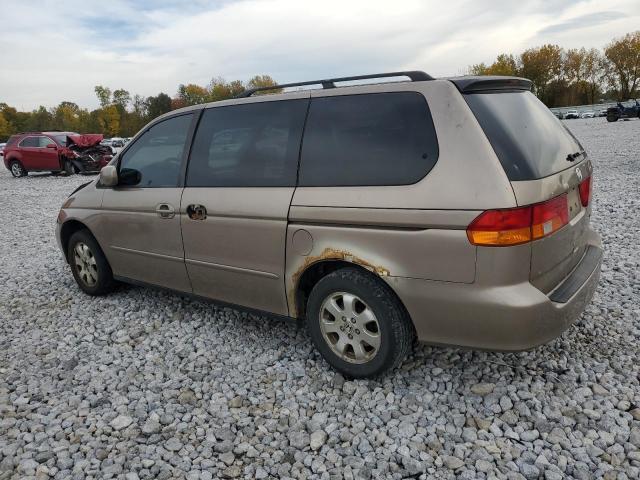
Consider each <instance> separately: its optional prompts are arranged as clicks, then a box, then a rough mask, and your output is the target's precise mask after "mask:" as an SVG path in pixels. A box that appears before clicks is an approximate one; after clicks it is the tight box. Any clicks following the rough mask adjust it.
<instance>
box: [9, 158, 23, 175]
mask: <svg viewBox="0 0 640 480" xmlns="http://www.w3.org/2000/svg"><path fill="white" fill-rule="evenodd" d="M9 170H11V175H13V176H14V177H16V178H18V177H24V176H26V175H27V171H26V170H25V169H24V167H23V166H22V164H21V163H20V162H19V161H18V160H13V161H12V162H11V163H10V164H9Z"/></svg>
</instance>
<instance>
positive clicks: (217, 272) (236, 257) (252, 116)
mask: <svg viewBox="0 0 640 480" xmlns="http://www.w3.org/2000/svg"><path fill="white" fill-rule="evenodd" d="M292 95H295V96H294V99H292V100H279V101H268V100H267V101H265V99H264V97H263V98H261V99H259V100H260V102H259V103H255V102H252V101H251V100H253V99H251V100H249V101H248V102H247V103H244V104H237V105H233V106H219V107H213V108H209V109H207V110H205V112H204V113H203V115H202V118H201V120H200V124H199V127H198V131H197V132H196V135H195V138H194V143H193V148H192V150H191V156H190V160H189V167H188V170H187V177H186V184H185V189H184V193H183V195H182V203H181V206H180V213H181V219H182V236H183V240H184V249H185V262H186V265H187V270H188V272H189V277H190V279H191V283H192V286H193V292H194V293H195V294H198V295H202V296H206V297H209V298H213V299H217V300H222V301H225V302H229V303H234V304H240V305H244V306H247V307H251V308H256V309H261V310H266V311H270V312H273V313H278V314H283V315H286V314H288V309H287V300H286V293H285V279H284V267H285V241H286V231H287V216H288V212H289V205H290V204H291V197H292V195H293V192H294V190H295V185H296V176H297V167H298V155H299V151H300V140H301V137H302V129H303V125H304V118H305V115H306V111H307V107H308V97H309V93H308V92H300V93H296V94H292Z"/></svg>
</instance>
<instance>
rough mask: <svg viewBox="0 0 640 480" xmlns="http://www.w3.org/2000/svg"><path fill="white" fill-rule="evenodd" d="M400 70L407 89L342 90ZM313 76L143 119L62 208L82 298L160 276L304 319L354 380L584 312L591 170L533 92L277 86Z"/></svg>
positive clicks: (546, 328)
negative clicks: (420, 347) (415, 348)
mask: <svg viewBox="0 0 640 480" xmlns="http://www.w3.org/2000/svg"><path fill="white" fill-rule="evenodd" d="M387 77H398V78H399V77H406V78H407V80H405V81H391V82H390V81H386V82H382V83H369V84H362V82H360V84H358V85H353V82H351V83H352V84H351V85H344V83H345V82H350V81H353V80H359V81H362V80H372V81H375V79H378V78H385V79H386V80H389V78H387ZM314 84H316V85H318V86H320V87H321V88H317V89H307V90H299V89H298V90H297V91H292V92H289V93H277V94H264V95H258V93H264V92H261V91H260V90H263V89H256V90H250V91H247V92H245V93H244V94H243V95H242V97H241V98H235V99H232V100H227V101H220V102H215V103H210V104H206V105H196V106H193V107H188V108H184V109H181V110H176V111H173V112H170V113H168V114H166V115H163V116H162V117H159V118H157V119H155V120H153V121H152V122H151V123H149V124H148V125H147V126H146V127H144V128H143V129H142V130H141V131H140V132H139V133H138V134H137V135H136V137H135V138H134V139H133V140H132V141H131V142H129V143H128V144H127V145H126V147H125V148H124V149H123V151H122V152H121V153H120V154H118V155H117V156H116V157H115V158H114V159H113V160H112V162H111V163H110V164H109V165H108V166H106V167H104V168H103V169H102V171H101V174H100V177H99V179H97V180H96V181H94V182H91V183H89V184H87V185H86V186H84V187H82V188H81V189H79V190H76V191H75V192H73V193H72V194H71V196H70V197H69V198H68V199H67V200H66V202H65V203H64V205H63V206H62V209H61V210H60V214H59V216H58V228H57V238H58V242H59V244H60V247H61V248H62V251H63V252H64V256H65V259H66V261H67V262H68V263H69V265H70V267H71V271H72V273H73V276H74V277H75V279H76V281H77V283H78V285H79V286H80V288H81V289H82V290H83V291H85V292H86V293H88V294H90V295H102V294H106V293H107V292H109V291H110V290H111V288H112V287H113V285H114V282H115V281H123V282H129V283H134V284H141V285H153V286H159V287H164V288H168V289H171V290H174V291H176V292H181V293H183V294H188V295H194V296H197V297H202V298H206V299H213V300H216V301H221V302H225V303H228V304H234V305H240V306H243V307H247V308H250V309H255V310H259V311H264V312H270V313H272V314H275V315H279V316H285V317H292V318H294V319H297V320H298V321H300V322H305V323H306V326H307V328H308V331H309V334H310V337H311V340H312V341H313V342H314V344H315V346H316V348H317V349H318V350H319V352H320V353H321V354H322V355H323V356H324V358H325V359H326V360H327V362H328V363H329V364H331V365H332V366H333V367H334V368H336V369H337V370H339V371H340V372H343V373H344V374H346V375H348V376H350V377H370V376H375V375H379V374H381V373H382V372H384V371H386V370H388V369H389V368H392V367H394V366H396V365H398V364H399V363H400V362H401V361H402V359H403V358H404V357H405V356H406V355H407V354H408V352H409V351H410V349H411V347H412V344H413V341H414V339H417V340H418V341H420V342H427V343H433V344H445V345H458V346H464V347H474V348H482V349H492V350H522V349H528V348H531V347H534V346H536V345H540V344H543V343H545V342H548V341H550V340H552V339H554V338H555V337H557V336H558V335H560V334H561V333H562V332H563V331H564V330H565V329H567V328H568V327H569V326H570V325H571V323H572V322H573V321H574V320H575V319H576V318H578V317H579V315H580V314H581V312H582V311H583V310H584V308H585V306H586V304H587V303H588V302H589V301H590V299H591V297H592V296H593V293H594V290H595V288H596V284H597V282H598V277H599V272H600V263H601V259H602V248H601V243H600V238H599V236H598V235H597V234H596V233H595V232H594V231H593V230H592V228H591V227H590V225H589V218H590V214H591V196H592V194H591V186H592V165H591V162H590V160H589V159H588V157H587V154H586V152H585V151H584V149H583V148H582V146H581V145H580V143H579V142H578V141H577V140H576V139H575V138H574V137H573V135H572V134H571V133H570V132H569V131H568V130H567V129H566V128H565V127H564V126H563V125H562V124H561V123H560V122H559V121H558V119H556V118H555V117H554V115H553V114H552V113H551V111H549V109H548V108H547V107H545V106H544V105H543V104H542V103H541V102H540V101H539V100H538V99H537V98H536V97H535V96H534V95H533V94H532V93H531V92H530V88H531V82H530V81H528V80H525V79H521V78H513V77H459V78H445V79H434V78H432V77H430V76H429V75H427V74H425V73H423V72H394V73H390V74H380V75H364V76H359V77H348V78H340V79H329V80H321V81H314V82H302V83H299V84H287V85H280V86H279V87H280V88H281V89H286V88H289V87H300V86H307V85H314ZM273 88H274V87H268V89H270V90H271V89H273Z"/></svg>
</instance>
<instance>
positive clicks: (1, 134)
mask: <svg viewBox="0 0 640 480" xmlns="http://www.w3.org/2000/svg"><path fill="white" fill-rule="evenodd" d="M13 133H14V131H13V127H12V125H11V124H10V123H9V122H8V121H7V119H6V118H4V114H3V113H2V112H0V141H1V142H6V141H7V139H8V138H9V137H10V136H11V135H12V134H13Z"/></svg>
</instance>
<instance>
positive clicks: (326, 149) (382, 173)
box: [299, 92, 438, 186]
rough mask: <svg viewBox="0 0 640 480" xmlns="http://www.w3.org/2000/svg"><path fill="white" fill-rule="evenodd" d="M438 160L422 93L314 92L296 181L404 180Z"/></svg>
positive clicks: (349, 183) (424, 171) (333, 183)
mask: <svg viewBox="0 0 640 480" xmlns="http://www.w3.org/2000/svg"><path fill="white" fill-rule="evenodd" d="M437 160H438V141H437V138H436V132H435V129H434V126H433V120H432V118H431V112H430V111H429V106H428V105H427V102H426V99H425V98H424V96H423V95H421V94H419V93H417V92H392V93H375V94H362V95H342V96H331V97H320V98H314V99H312V101H311V105H310V107H309V115H308V118H307V123H306V127H305V132H304V138H303V141H302V154H301V164H300V175H299V185H301V186H369V185H371V186H375V185H408V184H412V183H415V182H417V181H419V180H420V179H422V178H423V177H424V176H425V175H426V174H427V173H429V171H430V170H431V169H432V168H433V166H434V165H435V163H436V161H437Z"/></svg>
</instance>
